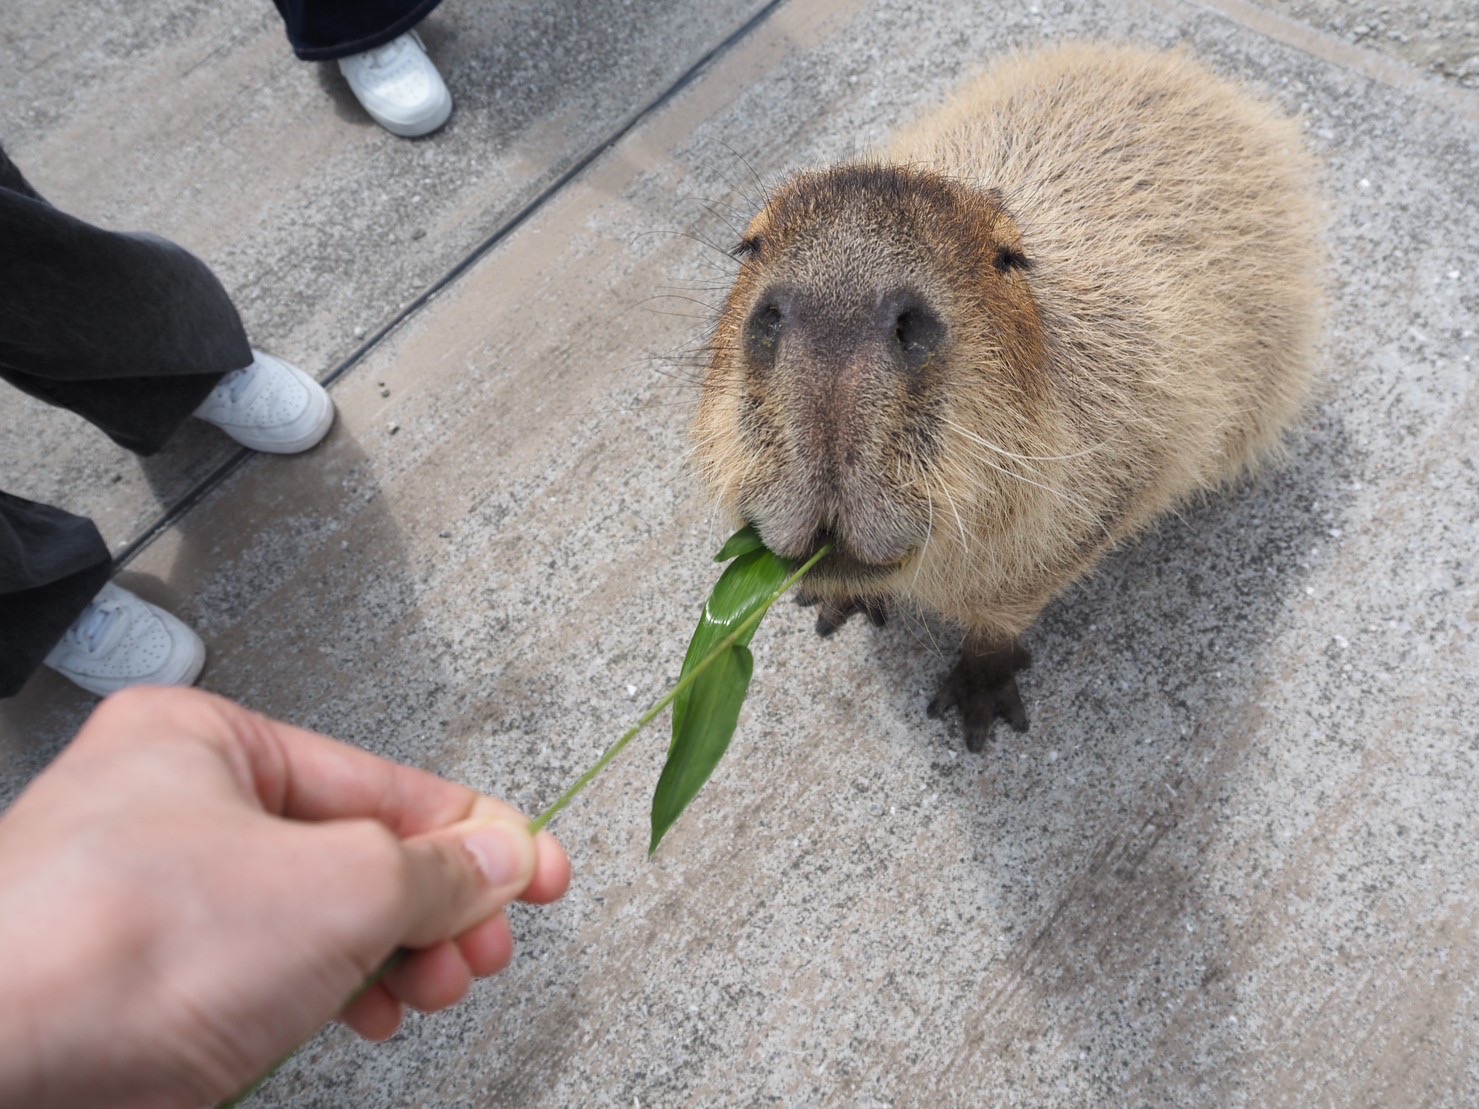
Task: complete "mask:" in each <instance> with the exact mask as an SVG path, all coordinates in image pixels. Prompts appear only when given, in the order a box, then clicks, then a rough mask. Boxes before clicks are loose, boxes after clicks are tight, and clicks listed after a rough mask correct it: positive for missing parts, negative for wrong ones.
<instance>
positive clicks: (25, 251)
mask: <svg viewBox="0 0 1479 1109" xmlns="http://www.w3.org/2000/svg"><path fill="white" fill-rule="evenodd" d="M252 357H253V356H252V349H251V346H250V345H249V344H248V343H247V338H246V332H245V331H244V330H243V329H242V326H241V318H240V317H239V316H238V315H237V313H236V309H235V308H234V307H233V306H232V304H231V299H230V298H229V297H228V296H227V295H226V290H225V289H223V288H222V287H221V283H220V282H219V281H217V280H216V278H215V275H214V274H212V273H211V271H210V269H209V268H208V267H207V266H206V265H205V263H203V262H201V261H200V260H199V259H198V258H196V257H195V256H194V255H192V254H190V253H189V252H188V251H186V250H184V249H183V248H181V247H178V246H176V245H175V244H173V243H171V242H168V241H167V240H165V239H161V238H159V237H157V236H154V235H144V234H125V233H120V232H113V231H104V230H102V229H101V228H97V227H93V226H92V225H90V224H87V223H84V222H83V221H82V220H79V219H76V218H74V217H72V216H69V215H67V214H66V213H64V212H59V211H57V210H56V209H55V208H53V207H52V206H51V205H50V204H48V203H47V202H46V201H45V200H44V199H42V198H41V197H40V195H39V194H37V192H36V190H35V189H33V188H32V187H31V186H30V185H29V184H28V183H27V182H26V181H25V179H24V178H23V177H22V176H21V174H20V171H19V170H17V169H16V167H15V165H14V163H12V162H11V161H10V159H9V158H8V157H6V155H5V152H4V151H3V150H0V378H3V379H4V380H6V381H8V382H10V383H11V384H12V385H14V386H16V387H17V388H19V389H22V390H24V391H25V392H27V393H30V394H31V395H33V396H36V397H39V398H41V399H42V400H44V401H47V402H48V403H50V404H55V405H58V406H60V407H62V408H66V409H68V410H69V411H72V412H75V413H77V414H78V415H79V416H82V417H83V418H84V419H86V420H88V421H90V422H91V423H93V424H95V425H97V426H98V427H99V428H101V429H102V430H103V431H105V432H106V433H107V434H108V435H109V436H111V437H112V438H113V439H114V440H115V441H116V442H118V443H119V444H120V445H122V446H124V447H126V448H128V449H129V450H132V451H134V452H136V453H138V454H150V453H152V452H154V451H157V450H158V449H159V448H160V447H161V446H163V445H164V442H165V440H167V439H168V438H169V437H170V435H171V434H172V433H173V432H174V431H175V429H176V428H178V427H179V425H180V424H181V423H183V422H184V421H185V419H186V418H188V417H189V416H190V415H191V414H192V413H193V412H194V411H195V409H196V408H197V407H198V406H199V405H200V404H201V402H202V401H204V400H205V398H206V396H207V395H208V394H209V393H210V392H211V390H212V389H213V388H214V387H215V386H216V384H217V383H218V382H219V381H220V380H221V378H222V377H223V376H224V375H225V374H226V373H228V372H229V371H231V370H236V369H240V368H242V367H244V366H248V365H250V364H251V363H252Z"/></svg>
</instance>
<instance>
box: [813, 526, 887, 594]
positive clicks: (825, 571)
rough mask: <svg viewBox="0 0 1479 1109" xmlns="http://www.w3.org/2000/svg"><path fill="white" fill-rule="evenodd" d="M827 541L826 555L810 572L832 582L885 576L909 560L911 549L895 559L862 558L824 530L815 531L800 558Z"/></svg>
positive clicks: (814, 550)
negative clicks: (812, 538) (818, 532)
mask: <svg viewBox="0 0 1479 1109" xmlns="http://www.w3.org/2000/svg"><path fill="white" fill-rule="evenodd" d="M829 544H830V546H831V549H830V550H829V551H828V552H827V555H826V557H825V558H823V559H822V560H821V561H820V562H818V563H817V564H816V566H815V567H814V568H813V569H812V571H811V573H812V575H813V576H814V577H822V578H830V579H832V580H834V581H851V582H865V581H877V580H878V579H880V578H886V577H888V576H889V575H890V574H892V573H893V572H894V571H896V570H898V569H899V567H901V566H902V565H903V564H904V563H905V562H906V561H908V559H909V555H910V554H911V553H912V552H910V551H905V552H904V553H903V554H902V555H900V556H899V557H897V558H890V559H887V560H883V561H878V560H874V559H868V558H863V557H862V556H860V555H859V554H858V553H857V551H855V550H854V549H852V548H851V547H850V546H849V545H848V544H847V542H846V541H845V540H840V539H837V538H836V537H834V536H832V535H829V534H827V533H825V532H824V533H821V534H818V535H817V536H816V537H815V539H814V540H813V541H812V543H811V545H810V547H809V548H808V550H807V551H806V553H805V555H804V556H803V557H802V559H801V560H800V561H803V562H804V561H806V560H807V559H809V558H811V556H812V555H814V554H816V553H817V551H819V550H821V549H822V548H823V547H826V546H828V545H829Z"/></svg>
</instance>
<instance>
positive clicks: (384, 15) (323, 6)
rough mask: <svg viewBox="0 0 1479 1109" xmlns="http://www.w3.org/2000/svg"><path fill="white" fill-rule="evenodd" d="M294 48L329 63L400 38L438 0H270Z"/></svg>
mask: <svg viewBox="0 0 1479 1109" xmlns="http://www.w3.org/2000/svg"><path fill="white" fill-rule="evenodd" d="M273 3H274V4H276V5H277V11H278V14H279V15H281V16H282V22H283V27H284V29H285V30H286V31H287V35H288V42H289V43H290V44H291V45H292V47H293V53H294V54H296V55H297V56H298V57H299V58H301V59H302V60H303V61H305V62H332V61H337V60H339V59H340V58H347V57H350V56H351V55H354V54H363V53H365V52H366V51H369V50H374V49H375V48H376V47H378V46H384V45H385V44H386V43H388V42H390V41H391V40H392V39H396V38H399V37H400V36H401V35H404V34H405V33H406V32H407V31H409V30H411V28H412V27H415V26H416V24H418V23H420V22H421V21H422V20H423V19H425V18H426V17H427V16H428V15H430V14H431V11H432V9H433V8H435V7H436V6H437V5H438V4H439V3H441V0H273Z"/></svg>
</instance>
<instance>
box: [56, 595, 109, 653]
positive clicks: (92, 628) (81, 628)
mask: <svg viewBox="0 0 1479 1109" xmlns="http://www.w3.org/2000/svg"><path fill="white" fill-rule="evenodd" d="M122 612H123V610H122V609H121V608H119V606H118V605H116V604H114V603H113V602H112V601H93V603H92V604H90V605H88V606H87V611H86V612H84V613H83V614H82V615H81V616H79V617H78V618H77V619H76V620H75V621H73V623H72V626H71V627H70V628H68V629H67V634H68V636H69V637H70V638H71V639H72V641H73V642H75V643H77V644H78V645H79V646H81V647H82V648H83V650H85V651H87V652H88V653H89V654H91V653H92V652H93V651H96V650H97V649H98V644H99V643H101V642H102V641H103V637H104V636H106V635H107V634H108V631H109V629H111V628H112V627H113V625H114V624H116V623H118V621H119V619H120V618H121V616H122Z"/></svg>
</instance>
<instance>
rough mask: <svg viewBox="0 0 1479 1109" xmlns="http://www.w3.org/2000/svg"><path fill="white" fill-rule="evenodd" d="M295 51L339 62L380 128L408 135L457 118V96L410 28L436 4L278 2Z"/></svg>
mask: <svg viewBox="0 0 1479 1109" xmlns="http://www.w3.org/2000/svg"><path fill="white" fill-rule="evenodd" d="M273 2H274V3H275V4H276V5H277V10H278V12H279V14H281V16H282V19H283V25H284V27H285V29H286V30H287V35H288V41H289V42H290V43H291V44H292V47H293V52H294V53H295V54H297V55H298V57H300V58H302V59H303V60H304V61H319V62H321V61H336V62H338V64H339V72H340V73H342V74H343V75H344V80H345V81H346V82H348V84H349V89H350V91H351V92H353V93H354V95H355V99H357V100H358V101H359V102H360V105H361V106H362V107H363V108H364V109H365V111H367V112H369V113H370V116H371V117H372V118H373V119H374V120H375V122H376V123H378V124H380V126H381V127H384V128H385V129H386V130H387V131H389V132H391V133H392V134H395V135H401V136H403V137H405V138H415V137H418V136H421V135H429V134H431V133H432V132H433V131H435V130H437V129H438V128H439V127H441V126H442V125H443V124H444V123H446V122H447V120H448V119H449V118H450V117H451V115H452V94H451V93H450V92H448V91H447V85H446V83H445V82H444V81H443V80H442V76H441V74H440V73H438V72H437V68H436V66H435V65H434V64H433V63H432V60H431V58H430V57H429V56H428V55H427V53H426V48H425V46H423V45H422V43H421V39H420V37H419V36H418V35H417V34H416V33H415V32H414V31H413V30H412V28H414V27H415V26H416V24H417V23H419V22H421V20H423V19H425V18H426V16H427V14H428V13H430V11H431V10H432V9H433V8H435V7H436V6H437V3H438V0H363V2H361V0H273Z"/></svg>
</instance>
